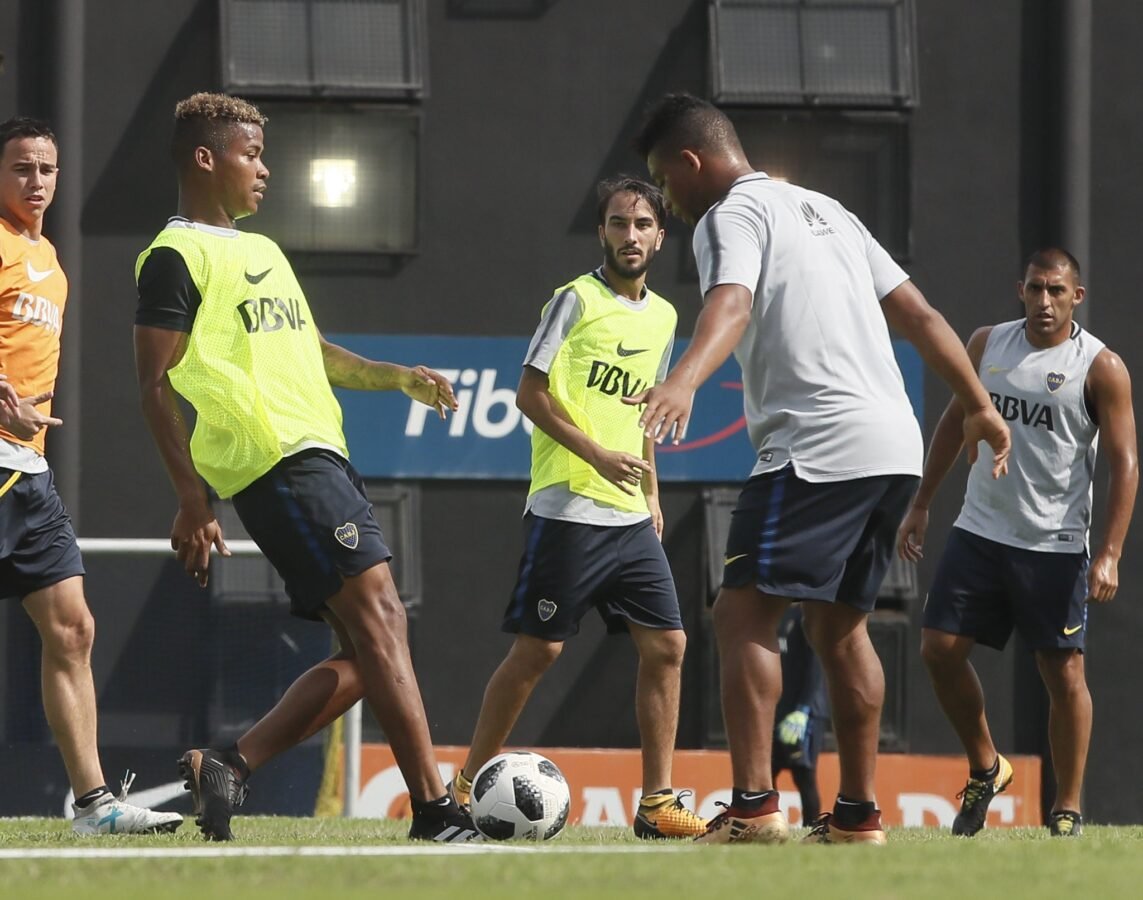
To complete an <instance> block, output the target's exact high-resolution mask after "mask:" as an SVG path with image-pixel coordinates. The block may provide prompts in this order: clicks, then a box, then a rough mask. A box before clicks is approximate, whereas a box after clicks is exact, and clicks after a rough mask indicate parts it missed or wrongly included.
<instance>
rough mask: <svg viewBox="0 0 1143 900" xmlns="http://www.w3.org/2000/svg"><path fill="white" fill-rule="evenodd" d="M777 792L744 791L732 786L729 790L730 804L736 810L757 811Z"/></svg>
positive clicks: (743, 811) (744, 811)
mask: <svg viewBox="0 0 1143 900" xmlns="http://www.w3.org/2000/svg"><path fill="white" fill-rule="evenodd" d="M777 794H778V792H777V791H744V790H742V789H741V788H733V789H732V790H731V792H730V806H731V808H733V809H734V810H736V811H737V812H742V813H757V812H759V811H760V810H761V809H762V807H763V806H765V805H766V801H767V800H769V799H770V798H771V797H774V796H777Z"/></svg>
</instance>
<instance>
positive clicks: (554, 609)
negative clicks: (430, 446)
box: [501, 513, 683, 641]
mask: <svg viewBox="0 0 1143 900" xmlns="http://www.w3.org/2000/svg"><path fill="white" fill-rule="evenodd" d="M524 534H525V538H524V555H523V557H522V558H521V560H520V572H519V575H518V576H517V579H516V588H515V590H513V592H512V599H511V600H510V601H509V602H508V609H507V610H506V611H505V613H504V623H503V625H502V626H501V627H502V629H503V630H504V631H507V632H511V633H513V634H527V635H530V636H532V637H536V638H541V639H543V640H546V641H563V640H566V639H567V638H569V637H571V636H572V635H574V634H576V633H578V632H579V623H580V620H581V619H582V618H583V617H584V616H585V615H586V614H587V611H588V610H589V609H591V608H592V607H595V608H596V609H597V610H599V614H600V616H602V617H603V621H604V623H605V624H606V625H607V630H608V632H609V633H612V634H615V633H619V632H624V631H627V623H628V622H634V623H635V624H636V625H644V626H646V627H647V628H662V629H682V627H683V620H682V619H681V618H680V616H679V598H678V595H677V594H676V593H675V579H674V578H673V577H672V575H671V567H670V566H669V565H668V564H667V556H666V554H665V553H664V552H663V545H662V543H660V541H659V538H658V536H657V535H656V534H655V529H654V527H653V526H652V525H651V520H650V519H648V520H647V521H646V522H640V523H639V524H637V525H625V526H608V525H585V524H583V523H580V522H564V521H562V520H560V519H545V518H542V517H540V516H535V515H532V513H526V514H525V515H524Z"/></svg>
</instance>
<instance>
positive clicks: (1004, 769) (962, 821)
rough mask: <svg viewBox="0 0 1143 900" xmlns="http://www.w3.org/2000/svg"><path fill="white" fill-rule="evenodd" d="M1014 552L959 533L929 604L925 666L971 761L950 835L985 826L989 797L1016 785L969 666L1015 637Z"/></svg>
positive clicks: (954, 534) (939, 566) (941, 567)
mask: <svg viewBox="0 0 1143 900" xmlns="http://www.w3.org/2000/svg"><path fill="white" fill-rule="evenodd" d="M1010 549H1011V548H1006V547H1005V546H1003V545H1001V544H998V543H996V542H995V541H990V540H987V539H985V538H982V537H980V536H979V535H976V534H973V533H971V532H968V531H965V530H963V529H960V528H954V529H953V530H952V532H951V533H950V535H949V538H948V541H947V543H946V544H945V549H944V552H943V553H942V554H941V558H940V561H939V562H938V563H937V571H936V573H935V575H934V577H933V583H932V586H931V587H930V589H929V596H928V599H927V601H926V603H925V611H924V618H923V627H922V629H921V659H922V661H923V662H924V664H925V669H926V670H927V671H928V673H929V680H930V682H931V683H932V685H933V691H934V693H935V694H936V695H937V700H938V702H939V703H940V705H941V709H942V710H944V713H945V715H946V716H947V718H948V720H949V722H950V724H951V725H952V726H953V730H954V731H956V733H957V737H958V738H960V742H961V744H962V745H963V747H964V750H965V755H966V756H967V757H968V780H967V781H966V782H965V786H964V790H963V791H961V792H960V794H959V795H958V796H959V797H960V800H961V806H960V809H959V810H958V812H957V814H956V817H955V818H954V819H953V824H952V832H953V834H958V835H961V836H963V837H971V836H972V835H974V834H976V833H977V832H979V831H980V830H981V829H982V828H983V827H984V824H985V820H986V818H987V815H988V806H989V804H990V803H991V802H992V798H993V797H995V796H996V795H997V794H999V793H1001V792H1002V791H1004V790H1006V789H1007V787H1008V785H1010V784H1011V783H1012V766H1011V765H1010V764H1009V762H1008V760H1007V759H1005V758H1004V756H1002V755H1001V754H1000V753H999V752H998V751H997V749H996V745H995V743H994V742H993V739H992V733H991V731H990V729H989V727H988V719H987V717H986V714H985V706H986V704H985V696H984V689H983V687H982V685H981V683H980V679H979V678H978V677H977V674H976V669H975V668H973V665H972V663H971V662H970V661H969V654H970V653H971V651H972V649H973V647H975V646H976V645H977V644H978V643H979V644H983V645H985V646H988V647H993V648H994V649H998V650H999V649H1003V648H1004V646H1005V644H1007V642H1008V637H1009V635H1010V634H1011V632H1012V599H1011V597H1012V588H1011V585H1010V583H1009V582H1010V574H1011V572H1010V565H1009V563H1008V558H1009V555H1010Z"/></svg>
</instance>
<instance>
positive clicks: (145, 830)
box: [71, 772, 183, 835]
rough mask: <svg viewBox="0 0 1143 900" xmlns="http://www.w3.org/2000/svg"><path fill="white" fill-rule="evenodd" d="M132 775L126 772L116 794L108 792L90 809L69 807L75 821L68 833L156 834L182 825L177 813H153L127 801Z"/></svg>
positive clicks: (179, 815) (179, 814)
mask: <svg viewBox="0 0 1143 900" xmlns="http://www.w3.org/2000/svg"><path fill="white" fill-rule="evenodd" d="M134 780H135V776H134V775H133V774H132V773H131V772H128V773H127V774H126V775H125V776H124V778H123V786H122V788H121V789H120V791H119V794H118V795H115V794H112V793H110V792H108V793H106V794H104V795H103V796H102V797H99V798H98V799H97V800H95V801H94V802H93V803H92V804H91V805H90V806H85V807H83V808H80V807H78V806H76V805H74V804H73V805H72V810H74V812H75V818H74V819H72V821H71V830H72V831H74V832H75V833H76V834H84V835H87V834H160V833H164V832H165V833H170V832H172V831H174V830H175V829H176V828H178V827H179V826H180V825H182V824H183V817H182V814H181V813H176V812H155V811H154V810H151V809H144V808H143V807H141V806H132V805H131V804H130V803H128V802H127V791H128V790H129V789H130V787H131V782H132V781H134Z"/></svg>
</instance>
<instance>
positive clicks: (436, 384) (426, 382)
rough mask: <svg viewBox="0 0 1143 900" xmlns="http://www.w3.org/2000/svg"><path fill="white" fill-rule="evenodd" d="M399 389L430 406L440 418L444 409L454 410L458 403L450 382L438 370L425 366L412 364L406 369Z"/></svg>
mask: <svg viewBox="0 0 1143 900" xmlns="http://www.w3.org/2000/svg"><path fill="white" fill-rule="evenodd" d="M401 390H402V391H404V393H405V395H406V396H407V397H410V398H412V399H413V400H416V401H417V402H418V403H423V404H425V406H431V407H432V408H433V409H435V410H436V411H437V415H438V416H440V417H441V418H442V419H443V418H444V417H445V411H446V410H450V409H451V410H452V411H453V412H456V410H457V407H458V406H459V405H460V404H458V403H457V401H456V395H455V394H454V393H453V390H452V384H451V383H450V382H449V380H448V379H447V378H445V377H444V376H443V375H442V374H441V373H440V372H436V371H434V370H433V369H430V368H427V367H426V366H413V367H412V368H411V369H407V370H406V371H405V373H404V377H403V378H402V380H401Z"/></svg>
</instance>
